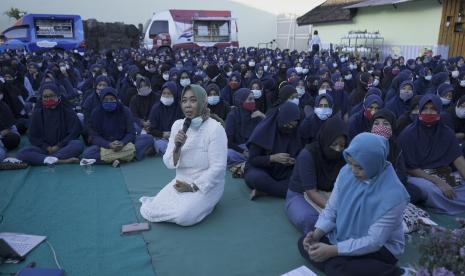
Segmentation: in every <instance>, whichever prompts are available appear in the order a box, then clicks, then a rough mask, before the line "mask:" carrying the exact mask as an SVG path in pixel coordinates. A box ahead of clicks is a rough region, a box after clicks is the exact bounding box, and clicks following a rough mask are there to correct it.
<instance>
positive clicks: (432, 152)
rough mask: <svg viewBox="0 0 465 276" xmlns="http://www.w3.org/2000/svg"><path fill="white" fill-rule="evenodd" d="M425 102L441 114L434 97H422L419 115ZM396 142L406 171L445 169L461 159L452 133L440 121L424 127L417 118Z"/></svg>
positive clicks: (440, 107) (438, 102)
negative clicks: (408, 169)
mask: <svg viewBox="0 0 465 276" xmlns="http://www.w3.org/2000/svg"><path fill="white" fill-rule="evenodd" d="M428 102H432V103H433V105H434V107H435V108H436V111H437V112H438V113H439V114H440V113H441V111H442V103H441V100H440V99H439V97H438V96H436V95H434V94H426V95H424V96H423V97H422V98H421V100H420V103H419V108H420V113H421V111H422V110H423V108H424V107H425V105H426V103H428ZM397 142H398V144H399V146H400V147H401V148H402V152H403V155H404V158H405V163H406V165H407V168H410V169H437V168H441V167H447V166H450V164H451V163H452V162H454V161H455V159H457V158H458V157H459V156H461V155H462V153H461V150H460V147H459V144H458V142H457V139H456V138H455V133H454V132H453V131H452V129H450V128H449V127H447V126H446V125H445V124H444V123H443V122H442V120H441V121H439V122H437V123H436V124H435V125H433V126H431V127H427V126H424V125H423V124H422V123H421V122H420V120H419V119H418V118H417V119H416V120H415V121H414V122H413V123H411V124H410V125H408V126H407V127H406V128H405V129H404V130H403V131H402V133H401V134H400V135H399V137H398V138H397Z"/></svg>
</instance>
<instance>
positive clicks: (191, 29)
mask: <svg viewBox="0 0 465 276" xmlns="http://www.w3.org/2000/svg"><path fill="white" fill-rule="evenodd" d="M237 33H238V28H237V22H236V19H235V18H233V17H232V13H231V11H218V10H168V11H162V12H156V13H154V14H153V16H152V18H151V20H150V21H148V22H147V24H146V26H145V30H144V38H143V46H144V47H145V48H146V49H149V50H151V49H153V48H155V49H158V48H163V47H165V48H171V49H174V50H175V49H179V48H200V47H216V48H225V47H239V41H238V36H237Z"/></svg>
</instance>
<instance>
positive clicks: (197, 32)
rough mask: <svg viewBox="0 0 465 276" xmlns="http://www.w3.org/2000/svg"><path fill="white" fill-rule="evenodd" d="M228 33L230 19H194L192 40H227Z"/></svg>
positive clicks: (229, 31) (229, 30)
mask: <svg viewBox="0 0 465 276" xmlns="http://www.w3.org/2000/svg"><path fill="white" fill-rule="evenodd" d="M230 34H231V26H230V21H222V20H211V21H208V20H198V21H194V40H195V41H196V42H228V41H229V40H230Z"/></svg>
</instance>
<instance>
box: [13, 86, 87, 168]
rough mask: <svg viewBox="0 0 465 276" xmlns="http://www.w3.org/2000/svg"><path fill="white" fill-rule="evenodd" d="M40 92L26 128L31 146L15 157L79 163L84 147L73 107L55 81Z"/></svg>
mask: <svg viewBox="0 0 465 276" xmlns="http://www.w3.org/2000/svg"><path fill="white" fill-rule="evenodd" d="M39 93H40V97H41V98H42V101H41V102H40V103H39V104H38V105H36V107H35V109H34V113H33V114H32V117H31V124H30V126H29V130H28V137H29V141H30V143H31V144H32V146H31V147H28V148H25V149H22V150H20V151H19V152H18V154H17V156H16V157H17V158H18V159H19V160H22V161H24V162H26V163H29V164H30V165H42V164H44V163H55V162H56V163H77V162H79V159H78V157H79V155H80V154H81V153H82V150H83V149H84V144H83V143H82V141H81V140H79V135H81V131H82V127H81V122H80V121H79V119H78V117H77V115H76V113H75V112H74V110H73V108H72V106H71V105H69V104H68V103H67V102H66V100H65V99H64V98H62V96H61V94H60V89H59V88H58V87H57V86H56V85H55V84H51V83H48V84H44V85H43V86H42V87H41V90H40V92H39ZM46 159H47V160H46ZM45 161H46V162H45Z"/></svg>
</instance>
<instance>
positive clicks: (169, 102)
mask: <svg viewBox="0 0 465 276" xmlns="http://www.w3.org/2000/svg"><path fill="white" fill-rule="evenodd" d="M160 102H161V103H162V104H163V105H166V106H170V105H172V104H173V103H174V98H173V97H163V96H161V97H160Z"/></svg>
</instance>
